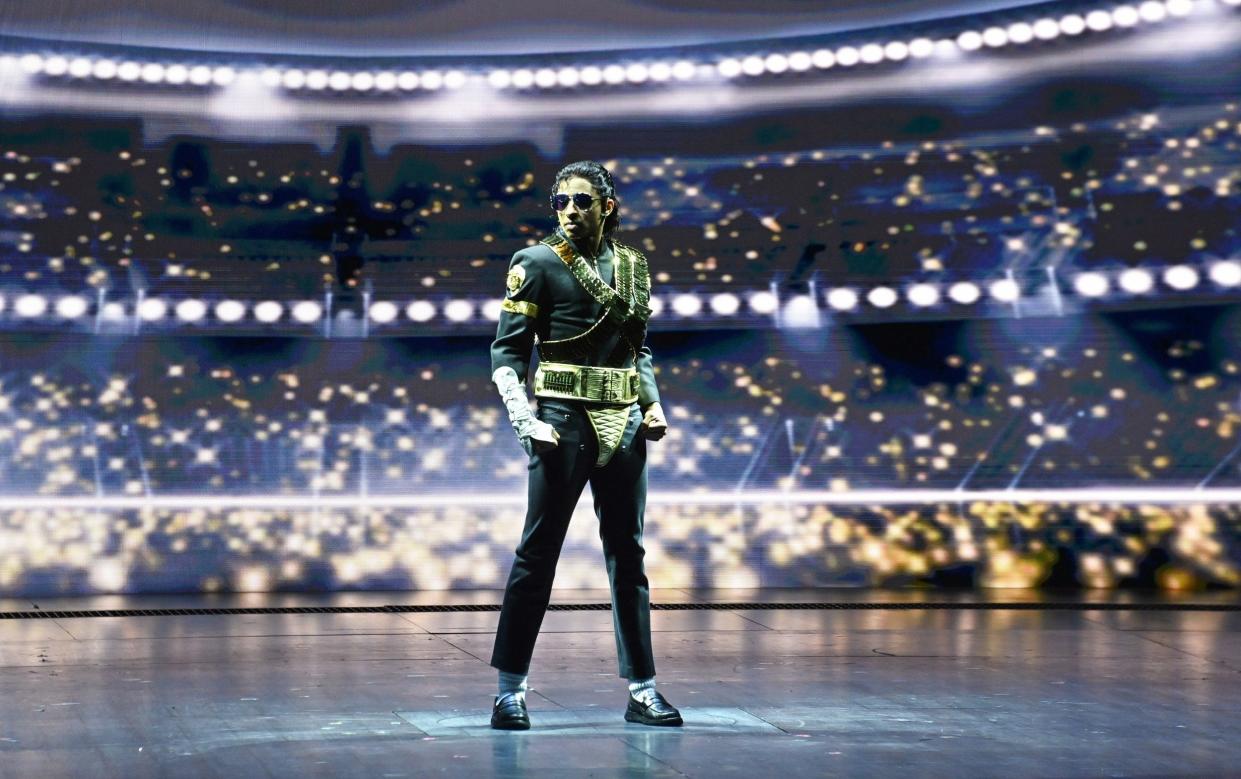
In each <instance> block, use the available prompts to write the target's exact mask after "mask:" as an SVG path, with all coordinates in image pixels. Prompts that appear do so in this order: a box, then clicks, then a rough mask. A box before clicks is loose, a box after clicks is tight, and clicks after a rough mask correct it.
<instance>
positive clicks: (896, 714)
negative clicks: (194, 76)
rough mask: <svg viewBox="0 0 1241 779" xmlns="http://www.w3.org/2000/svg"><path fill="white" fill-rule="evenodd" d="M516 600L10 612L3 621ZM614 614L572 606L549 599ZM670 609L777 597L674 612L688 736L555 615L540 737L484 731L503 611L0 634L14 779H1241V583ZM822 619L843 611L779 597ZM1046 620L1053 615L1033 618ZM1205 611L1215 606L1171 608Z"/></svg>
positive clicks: (666, 672)
mask: <svg viewBox="0 0 1241 779" xmlns="http://www.w3.org/2000/svg"><path fill="white" fill-rule="evenodd" d="M498 598H499V593H495V592H483V593H464V594H462V593H457V594H452V593H391V592H387V593H364V594H340V595H330V596H329V595H320V596H310V595H238V596H216V597H205V596H204V597H198V596H184V597H177V596H161V597H145V598H139V597H130V598H120V597H99V598H79V599H72V600H69V599H57V600H50V599H49V600H39V601H37V602H36V601H22V600H13V599H9V600H3V601H0V612H4V613H6V614H12V613H14V612H30V611H35V610H38V611H42V612H47V611H71V610H100V609H163V608H221V609H223V608H233V607H256V608H265V607H309V606H332V607H367V606H382V605H385V604H410V605H432V604H446V605H454V604H455V605H469V604H473V605H480V604H481V605H486V604H494V603H496V602H498ZM606 600H607V595H606V593H601V592H585V591H572V592H557V594H556V596H555V598H554V599H553V602H555V603H562V604H589V603H599V602H606ZM653 600H654V601H655V602H656V603H663V604H686V605H690V604H711V603H716V604H719V603H750V604H758V605H760V607H759V608H727V609H688V608H687V609H678V610H669V611H656V612H655V613H654V614H653V627H654V630H655V636H654V640H655V650H656V660H657V663H658V667H659V677H658V678H659V683H660V690H661V691H663V692H664V693H665V694H666V696H667V697H668V699H669V700H670V701H671V702H672V703H674V704H675V705H677V706H679V707H680V708H681V710H682V712H683V714H684V716H685V721H686V723H685V726H684V727H683V728H679V729H673V728H667V729H664V728H648V727H643V726H640V725H631V724H627V723H625V722H624V720H623V719H622V714H623V711H624V706H625V697H626V695H625V686H624V684H623V683H622V681H621V680H620V679H619V678H617V676H616V661H615V646H614V643H613V639H612V624H611V615H610V613H608V612H607V611H590V610H581V611H557V612H551V613H549V614H548V616H547V620H546V622H545V623H544V628H543V633H542V635H541V637H540V642H539V646H538V649H537V651H536V654H535V660H534V668H533V671H532V674H531V684H532V687H533V690H532V692H531V693H530V696H529V701H530V716H531V720H532V722H533V728H532V729H531V730H530V731H528V732H522V733H508V732H496V731H492V730H490V729H489V728H488V724H487V721H488V715H489V707H490V704H491V697H492V695H493V693H494V685H495V673H494V671H493V670H492V669H490V668H489V667H488V666H487V664H486V659H487V657H488V655H489V652H490V649H491V640H492V632H493V630H494V628H495V623H496V618H497V614H496V612H494V611H443V612H426V613H424V612H413V613H294V614H227V613H220V614H207V615H174V616H79V617H66V618H55V619H47V618H41V619H32V618H17V619H13V618H9V619H2V620H0V658H2V665H3V668H2V669H0V673H2V675H3V683H2V686H0V689H2V690H3V693H2V694H0V776H4V777H9V776H12V777H22V778H23V779H27V778H29V777H55V776H101V777H138V776H159V775H168V776H174V775H175V776H177V777H195V776H219V777H228V778H229V779H232V778H234V777H263V776H274V777H285V776H324V777H348V776H365V777H417V776H443V775H448V776H462V777H466V776H468V777H474V776H524V775H531V776H539V777H554V776H594V777H607V776H678V777H679V776H691V777H699V776H702V777H706V776H710V777H716V776H744V777H768V776H773V775H783V776H873V777H894V776H914V777H941V776H942V777H964V776H979V777H999V776H1003V777H1086V776H1090V777H1094V776H1169V775H1176V776H1189V775H1198V776H1209V777H1220V776H1229V775H1232V776H1237V775H1241V724H1239V723H1241V610H1238V608H1239V607H1241V596H1239V594H1238V593H1233V592H1230V593H1208V594H1194V595H1184V596H1179V597H1176V598H1168V597H1163V598H1149V597H1142V596H1135V595H1132V594H1125V593H1119V594H1118V593H1089V594H1085V595H1081V594H1077V595H1064V596H1045V595H1038V594H1036V593H1031V592H1012V591H990V592H984V593H943V592H904V591H901V592H894V591H860V590H821V589H819V590H800V591H790V590H777V591H771V590H765V591H718V590H717V591H711V592H697V593H695V592H687V591H679V590H660V591H656V592H655V593H654V594H653ZM808 602H816V603H827V604H832V605H834V606H844V607H845V608H831V609H821V610H818V609H806V610H800V609H799V610H793V609H780V608H762V607H761V604H773V605H774V604H782V603H783V604H789V603H808ZM984 602H999V603H1001V604H1004V603H1007V604H1012V605H1014V606H1020V608H986V607H981V606H984V605H985V603H984ZM1040 602H1041V603H1044V604H1045V605H1047V606H1048V608H1046V609H1035V608H1030V606H1032V605H1035V604H1039V603H1040ZM1185 604H1197V605H1199V606H1210V607H1212V608H1213V609H1215V610H1179V611H1178V610H1168V607H1169V606H1173V605H1185ZM1079 605H1083V606H1086V608H1077V606H1079ZM950 606H955V608H950ZM1091 606H1093V608H1091ZM1120 606H1124V607H1125V608H1118V607H1120ZM1129 606H1132V607H1133V608H1128V607H1129Z"/></svg>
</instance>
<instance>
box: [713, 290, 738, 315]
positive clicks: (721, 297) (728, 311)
mask: <svg viewBox="0 0 1241 779" xmlns="http://www.w3.org/2000/svg"><path fill="white" fill-rule="evenodd" d="M740 309H741V301H740V300H739V299H738V298H737V296H736V295H734V294H732V293H731V292H721V293H719V294H718V295H713V296H712V297H711V310H712V311H714V312H715V313H717V314H719V315H720V316H732V315H733V314H735V313H737V311H738V310H740Z"/></svg>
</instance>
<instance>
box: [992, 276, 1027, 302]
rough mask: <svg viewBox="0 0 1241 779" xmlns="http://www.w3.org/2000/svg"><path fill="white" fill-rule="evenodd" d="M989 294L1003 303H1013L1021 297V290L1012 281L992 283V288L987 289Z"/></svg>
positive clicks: (1001, 280) (1004, 280) (1005, 280)
mask: <svg viewBox="0 0 1241 779" xmlns="http://www.w3.org/2000/svg"><path fill="white" fill-rule="evenodd" d="M987 292H988V293H990V295H991V297H992V298H993V299H995V300H998V301H999V302H1001V303H1013V302H1015V301H1016V300H1017V299H1018V298H1019V297H1021V288H1020V287H1018V286H1017V282H1015V281H1013V280H1012V279H1000V280H999V281H993V282H991V286H989V287H987Z"/></svg>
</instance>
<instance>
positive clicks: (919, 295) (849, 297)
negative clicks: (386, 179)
mask: <svg viewBox="0 0 1241 779" xmlns="http://www.w3.org/2000/svg"><path fill="white" fill-rule="evenodd" d="M1207 277H1208V278H1209V279H1210V280H1211V282H1213V283H1214V284H1215V285H1216V287H1218V288H1221V289H1233V288H1236V287H1241V262H1238V261H1236V260H1220V261H1218V262H1215V263H1214V264H1213V265H1211V266H1210V268H1209V269H1208V270H1207ZM1113 281H1114V282H1115V285H1116V287H1118V288H1119V290H1120V291H1121V292H1122V293H1124V294H1127V295H1130V296H1141V295H1146V294H1148V293H1151V292H1152V291H1154V290H1155V286H1156V276H1155V274H1154V273H1153V272H1151V271H1149V270H1146V269H1142V268H1129V269H1127V270H1124V271H1120V272H1119V273H1115V274H1108V273H1103V272H1099V271H1086V272H1083V273H1079V274H1077V275H1076V276H1074V277H1073V279H1072V285H1073V289H1074V291H1076V293H1077V294H1078V295H1080V296H1081V297H1082V298H1101V297H1103V296H1105V295H1107V294H1109V293H1111V292H1112V291H1113ZM1162 281H1163V283H1164V284H1165V285H1166V286H1167V287H1168V288H1169V289H1172V290H1175V291H1177V292H1188V291H1190V290H1193V289H1194V288H1196V287H1197V286H1198V285H1199V284H1200V283H1202V274H1201V273H1200V271H1199V270H1198V269H1197V268H1194V267H1192V266H1189V265H1174V266H1171V267H1169V268H1166V269H1164V271H1163V273H1162ZM903 293H904V298H905V300H906V301H907V302H908V303H909V304H910V305H911V306H913V307H915V308H923V309H929V308H931V307H933V306H937V305H940V304H941V303H943V302H944V299H945V298H947V300H948V301H951V302H952V303H955V304H958V305H962V306H969V305H974V304H976V303H979V302H981V301H982V300H984V298H987V297H989V298H990V299H991V300H992V301H994V302H995V303H999V304H1015V303H1017V302H1018V301H1020V300H1021V298H1022V289H1021V285H1020V284H1019V283H1018V282H1017V281H1016V280H1015V279H1013V278H1003V279H997V280H995V281H992V282H991V283H989V284H987V285H985V288H984V287H983V286H980V285H979V284H976V283H974V282H971V281H960V282H956V283H954V284H951V285H948V286H947V289H945V288H944V287H943V286H942V285H940V284H936V283H932V282H919V283H915V284H911V285H909V286H907V287H905V288H904V290H903ZM901 297H902V292H901V291H900V290H898V289H897V288H895V287H893V286H886V285H880V286H875V287H872V288H870V289H869V290H866V291H865V293H864V294H863V291H861V290H858V289H855V288H853V287H834V288H831V289H829V290H827V292H826V293H825V294H824V295H823V302H824V303H825V304H826V305H827V306H828V308H830V309H832V310H834V311H839V312H842V313H847V312H851V311H856V310H858V309H859V308H860V307H861V306H862V302H863V301H865V302H866V303H867V304H869V306H870V307H871V308H874V309H879V310H883V309H888V308H891V307H892V306H894V305H896V304H897V303H899V302H900V300H901ZM8 304H9V300H8V299H6V298H5V297H4V296H3V295H0V313H3V312H4V311H5V309H6V308H7V306H8ZM500 304H501V301H499V300H488V301H485V302H481V303H476V302H474V301H470V300H465V299H455V300H449V301H446V302H442V303H441V304H440V305H439V306H437V305H436V303H434V302H432V301H429V300H415V301H413V302H411V303H409V304H407V305H406V306H405V308H404V311H403V313H404V314H405V317H406V318H407V319H408V320H409V321H410V322H414V323H419V324H421V323H425V322H429V321H431V320H432V319H434V318H435V317H436V316H443V318H444V319H445V320H447V321H449V322H453V323H461V322H468V321H471V320H475V319H478V318H480V317H481V318H482V319H484V320H487V321H491V322H495V321H497V320H498V319H499V318H500V310H501V309H500ZM744 304H745V305H746V306H747V307H748V309H749V312H750V313H752V314H757V315H760V316H772V315H776V314H779V313H781V312H782V311H783V312H784V313H792V314H797V313H798V312H803V313H804V312H812V311H814V310H817V308H818V305H819V303H818V301H816V300H815V299H813V298H812V297H810V296H809V295H797V296H793V297H792V298H790V299H789V300H788V301H785V302H784V303H782V302H781V300H780V297H779V296H778V295H777V294H776V293H775V292H772V291H766V290H764V291H757V292H752V293H750V294H748V295H746V296H745V299H744ZM665 305H666V306H667V308H669V309H670V310H671V312H672V313H673V314H675V315H676V316H678V317H681V318H691V317H696V316H699V315H701V314H702V313H703V309H704V307H706V308H709V309H710V311H711V313H713V314H715V315H716V316H720V317H731V316H735V315H737V314H739V313H741V311H742V305H743V300H742V297H741V296H739V295H736V294H734V293H731V292H721V293H717V294H714V295H710V296H706V297H705V298H704V296H701V295H698V294H695V293H689V292H686V293H679V294H674V295H671V296H669V297H668V298H667V303H666V304H665V299H664V298H660V297H658V296H656V297H653V298H652V299H651V308H652V311H653V314H654V315H655V316H659V315H660V314H662V313H663V311H664V308H665ZM790 307H791V308H792V310H791V311H790ZM326 310H327V309H326V308H325V306H324V305H323V304H321V303H319V302H317V301H314V300H302V301H299V302H294V303H290V302H280V301H276V300H265V301H261V302H258V303H255V304H253V305H252V306H248V305H247V304H246V303H244V302H242V301H239V300H232V299H229V300H220V301H216V302H215V303H214V304H209V303H208V302H207V301H204V300H201V299H198V298H188V299H183V300H180V301H178V302H176V303H170V302H169V301H167V300H164V299H163V298H159V297H144V296H142V297H139V299H138V300H137V302H136V303H135V304H134V305H133V307H132V313H133V314H135V315H136V316H137V317H138V319H140V320H142V321H143V322H148V323H158V322H162V321H166V320H168V319H170V318H175V319H176V320H179V321H181V322H184V323H188V324H196V323H202V322H205V321H206V320H207V318H208V315H209V313H213V314H214V318H215V321H216V322H218V323H222V324H238V323H242V322H244V321H245V320H246V318H247V316H250V317H251V318H252V321H254V322H257V323H260V324H265V325H274V324H278V323H281V322H295V323H298V324H303V325H314V324H317V323H319V322H320V321H321V320H322V319H323V317H324V315H325V311H326ZM12 312H13V314H14V315H15V316H16V317H17V318H19V319H25V320H35V319H40V318H44V317H47V316H49V315H51V316H55V317H58V318H60V319H64V320H74V319H82V318H84V317H86V316H87V315H88V314H90V313H91V303H90V301H89V299H88V298H87V297H84V296H81V295H66V296H64V297H61V298H58V299H57V300H56V301H55V302H54V303H53V302H52V301H51V300H50V299H49V298H48V297H46V296H44V295H39V294H33V293H29V294H21V295H18V296H16V297H14V298H13V299H12ZM401 314H402V309H401V307H400V306H399V305H398V304H397V303H395V302H392V301H387V300H381V301H377V302H373V303H370V304H369V306H368V307H367V318H368V320H369V322H370V323H373V324H376V325H389V324H394V323H398V321H399V320H400V318H401ZM94 315H95V316H97V317H98V318H99V319H100V320H101V321H104V322H109V321H111V322H126V321H128V320H129V317H130V309H129V308H127V307H126V305H125V304H124V303H122V302H119V301H105V302H102V303H101V307H100V306H97V307H96V310H95V312H94Z"/></svg>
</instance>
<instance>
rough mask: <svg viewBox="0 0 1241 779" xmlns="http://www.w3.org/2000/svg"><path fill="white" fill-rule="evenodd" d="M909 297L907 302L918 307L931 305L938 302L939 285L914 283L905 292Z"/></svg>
mask: <svg viewBox="0 0 1241 779" xmlns="http://www.w3.org/2000/svg"><path fill="white" fill-rule="evenodd" d="M905 296H906V297H908V298H909V302H910V303H913V304H914V305H915V306H918V307H920V308H926V307H927V306H933V305H935V304H936V303H938V302H939V287H937V286H935V285H934V284H927V283H922V284H914V285H913V286H912V287H910V288H909V290H908V291H907V292H906V293H905Z"/></svg>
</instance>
